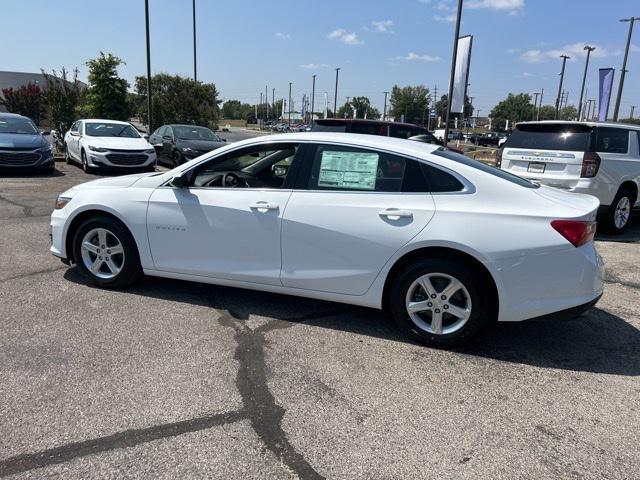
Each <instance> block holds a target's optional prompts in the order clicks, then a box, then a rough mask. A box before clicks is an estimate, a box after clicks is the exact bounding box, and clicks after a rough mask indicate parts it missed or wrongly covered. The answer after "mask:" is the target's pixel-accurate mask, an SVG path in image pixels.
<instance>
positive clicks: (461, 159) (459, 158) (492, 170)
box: [433, 148, 540, 188]
mask: <svg viewBox="0 0 640 480" xmlns="http://www.w3.org/2000/svg"><path fill="white" fill-rule="evenodd" d="M433 154H434V155H438V156H439V157H444V158H447V159H449V160H453V161H454V162H458V163H461V164H463V165H466V166H467V167H472V168H476V169H478V170H481V171H483V172H485V173H488V174H489V175H493V176H494V177H498V178H501V179H503V180H506V181H507V182H511V183H515V184H516V185H520V186H521V187H526V188H539V187H540V185H538V184H536V183H532V182H530V181H529V180H527V179H525V178H522V177H518V176H517V175H514V174H512V173H509V172H506V171H504V170H501V169H499V168H496V167H492V166H490V165H487V164H485V163H482V162H479V161H478V160H474V159H472V158H469V157H467V156H465V155H462V154H460V153H455V152H452V151H451V150H444V149H442V148H440V149H438V150H436V151H435V152H433Z"/></svg>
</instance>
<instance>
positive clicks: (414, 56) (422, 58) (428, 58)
mask: <svg viewBox="0 0 640 480" xmlns="http://www.w3.org/2000/svg"><path fill="white" fill-rule="evenodd" d="M396 60H406V61H408V62H415V61H419V62H439V61H440V60H441V58H440V57H434V56H432V55H426V54H424V55H420V54H418V53H415V52H409V53H408V54H407V55H405V56H399V57H396Z"/></svg>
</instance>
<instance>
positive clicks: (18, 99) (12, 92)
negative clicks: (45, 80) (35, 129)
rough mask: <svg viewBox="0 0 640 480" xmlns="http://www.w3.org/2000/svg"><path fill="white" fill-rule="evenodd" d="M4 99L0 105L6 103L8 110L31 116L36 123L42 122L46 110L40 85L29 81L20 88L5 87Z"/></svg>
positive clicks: (0, 100)
mask: <svg viewBox="0 0 640 480" xmlns="http://www.w3.org/2000/svg"><path fill="white" fill-rule="evenodd" d="M2 95H3V96H4V98H3V99H0V105H4V106H5V107H6V109H7V111H9V112H11V113H18V114H20V115H24V116H25V117H29V118H30V119H31V120H33V121H34V123H35V124H36V125H39V124H40V120H41V119H42V115H43V113H44V111H45V104H44V97H43V94H42V90H41V89H40V87H39V86H38V85H34V84H33V83H29V84H27V85H22V86H21V87H20V88H18V89H13V88H3V89H2Z"/></svg>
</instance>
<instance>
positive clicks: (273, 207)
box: [249, 201, 280, 213]
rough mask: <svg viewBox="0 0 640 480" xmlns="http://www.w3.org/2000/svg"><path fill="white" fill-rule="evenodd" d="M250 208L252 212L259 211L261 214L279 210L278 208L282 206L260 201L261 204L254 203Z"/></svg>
mask: <svg viewBox="0 0 640 480" xmlns="http://www.w3.org/2000/svg"><path fill="white" fill-rule="evenodd" d="M249 208H250V209H251V210H257V211H259V212H262V213H264V212H267V211H269V210H278V208H280V206H279V205H278V204H277V203H271V202H264V201H260V202H254V203H252V204H251V205H249Z"/></svg>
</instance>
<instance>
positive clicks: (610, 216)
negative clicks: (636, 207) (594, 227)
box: [600, 187, 636, 235]
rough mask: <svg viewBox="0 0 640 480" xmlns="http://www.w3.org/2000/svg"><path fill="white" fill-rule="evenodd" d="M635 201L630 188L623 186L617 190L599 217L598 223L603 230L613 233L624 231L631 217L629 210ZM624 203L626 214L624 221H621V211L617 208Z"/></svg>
mask: <svg viewBox="0 0 640 480" xmlns="http://www.w3.org/2000/svg"><path fill="white" fill-rule="evenodd" d="M635 201H636V197H635V195H634V194H633V192H632V191H631V190H630V189H628V188H626V187H623V188H621V189H620V190H618V193H617V194H616V196H615V198H614V199H613V202H611V205H610V206H609V208H608V209H607V210H606V211H605V213H604V215H603V216H602V218H601V221H600V223H601V226H602V228H603V230H605V231H607V232H609V233H612V234H614V235H619V234H621V233H622V232H624V231H625V230H626V229H627V227H628V226H629V219H630V218H631V211H632V209H633V204H634V203H635ZM624 205H628V214H627V215H626V221H625V222H624V223H621V222H622V219H623V217H621V212H620V211H619V210H618V208H619V207H622V206H624Z"/></svg>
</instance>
